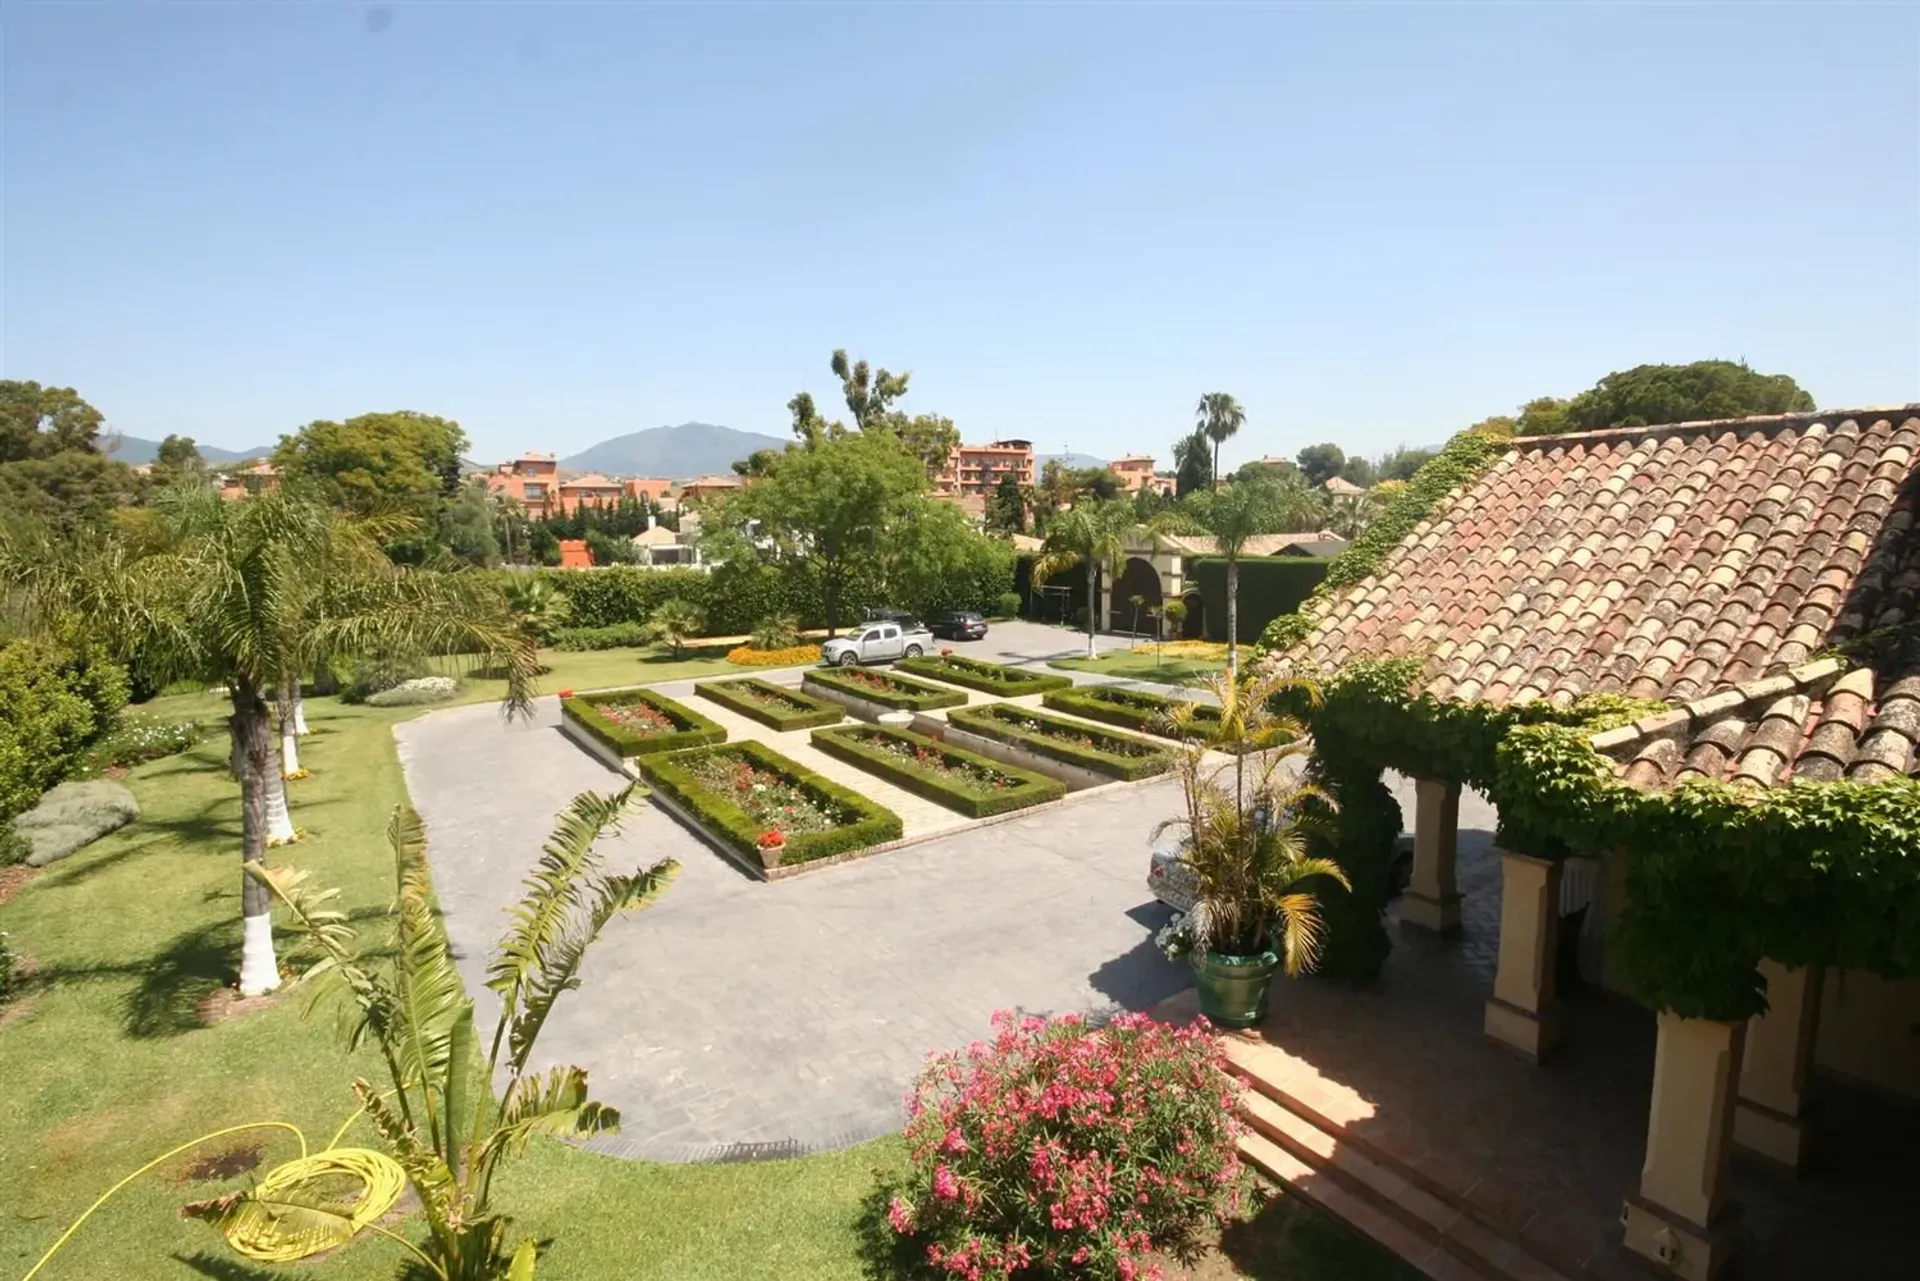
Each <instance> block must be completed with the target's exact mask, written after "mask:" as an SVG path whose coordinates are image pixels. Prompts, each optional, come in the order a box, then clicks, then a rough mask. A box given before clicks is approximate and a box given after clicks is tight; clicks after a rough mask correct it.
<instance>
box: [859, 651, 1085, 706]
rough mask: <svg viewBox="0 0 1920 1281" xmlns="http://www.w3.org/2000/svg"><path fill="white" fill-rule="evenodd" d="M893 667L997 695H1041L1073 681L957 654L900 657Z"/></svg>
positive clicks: (1004, 696)
mask: <svg viewBox="0 0 1920 1281" xmlns="http://www.w3.org/2000/svg"><path fill="white" fill-rule="evenodd" d="M894 667H895V669H896V670H898V671H903V672H912V673H913V674H914V675H916V676H926V677H930V678H932V679H933V680H937V681H946V682H948V683H949V684H952V685H964V686H966V687H967V688H968V689H977V690H980V691H981V692H982V693H987V694H998V695H1000V696H1001V697H1002V698H1018V697H1019V696H1020V695H1022V694H1044V693H1046V692H1047V691H1048V690H1050V689H1065V688H1067V687H1068V686H1069V685H1071V684H1073V680H1072V678H1070V677H1066V676H1054V675H1051V674H1046V673H1042V672H1030V671H1028V670H1027V669H1026V668H1024V667H1008V666H1007V665H1005V664H1004V663H983V662H981V661H980V660H979V659H977V658H966V657H964V656H962V655H959V654H926V655H923V656H922V657H920V658H903V659H901V660H900V661H899V662H897V663H895V664H894Z"/></svg>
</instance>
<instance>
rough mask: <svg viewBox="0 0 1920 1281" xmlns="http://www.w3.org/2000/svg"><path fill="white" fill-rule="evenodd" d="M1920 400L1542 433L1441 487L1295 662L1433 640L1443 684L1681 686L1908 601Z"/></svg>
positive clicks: (1717, 683)
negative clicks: (1458, 486) (1465, 482)
mask: <svg viewBox="0 0 1920 1281" xmlns="http://www.w3.org/2000/svg"><path fill="white" fill-rule="evenodd" d="M1917 455H1920V405H1908V406H1905V407H1902V408H1899V409H1889V410H1846V411H1837V412H1829V413H1806V414H1788V415H1781V416H1775V417H1769V418H1747V419H1735V420H1730V421H1724V422H1712V423H1679V424H1674V425H1672V426H1664V427H1640V428H1629V429H1613V430H1608V431H1598V432H1584V433H1580V434H1577V435H1568V436H1548V437H1539V438H1534V439H1522V440H1516V441H1514V442H1513V448H1512V449H1511V450H1509V451H1508V453H1507V454H1506V455H1505V456H1504V457H1502V458H1501V459H1500V460H1499V461H1498V462H1496V463H1495V464H1494V465H1493V466H1492V467H1491V468H1489V469H1488V470H1487V471H1486V472H1485V473H1484V474H1483V475H1482V476H1481V477H1480V479H1479V480H1478V481H1477V482H1475V483H1474V484H1473V485H1472V486H1470V487H1468V488H1467V489H1466V490H1464V491H1462V492H1459V493H1456V494H1454V495H1452V496H1450V497H1449V498H1448V499H1446V500H1444V501H1443V502H1441V503H1440V504H1439V506H1438V507H1437V508H1436V509H1435V511H1434V512H1433V513H1432V515H1431V516H1430V517H1429V519H1428V520H1426V521H1425V522H1423V523H1422V524H1420V525H1419V526H1418V527H1416V528H1415V529H1414V531H1413V532H1412V533H1411V534H1409V535H1408V536H1407V537H1406V539H1404V540H1403V541H1402V542H1401V543H1400V545H1399V546H1398V547H1396V548H1394V549H1393V550H1392V551H1391V552H1389V553H1388V554H1387V556H1386V558H1385V560H1384V561H1383V562H1382V564H1381V567H1380V571H1379V573H1378V574H1376V575H1375V576H1374V577H1372V578H1368V579H1366V580H1364V581H1362V582H1360V583H1357V584H1355V585H1354V587H1353V588H1351V589H1350V590H1348V591H1347V592H1346V593H1345V594H1344V595H1342V596H1341V597H1340V598H1339V599H1338V600H1336V601H1335V602H1334V603H1333V605H1332V607H1331V608H1330V609H1329V610H1328V611H1327V612H1326V613H1325V614H1324V615H1323V616H1322V617H1321V619H1320V621H1319V623H1318V625H1317V626H1316V627H1315V629H1314V631H1313V634H1312V635H1311V636H1309V637H1308V639H1307V641H1306V642H1305V645H1304V650H1303V653H1304V656H1305V657H1306V658H1307V659H1308V661H1310V662H1313V663H1317V664H1322V665H1328V666H1331V665H1334V664H1337V663H1339V662H1342V661H1344V660H1346V659H1348V658H1353V657H1358V656H1361V655H1363V654H1383V653H1384V654H1404V653H1414V652H1422V651H1424V652H1427V653H1428V654H1429V659H1428V663H1427V667H1426V675H1427V676H1428V678H1429V679H1430V682H1431V683H1430V685H1429V689H1430V690H1431V692H1432V693H1434V694H1435V695H1437V696H1440V697H1447V698H1458V699H1484V700H1488V701H1492V702H1520V701H1525V700H1529V699H1534V698H1541V697H1553V698H1558V699H1563V700H1564V699H1570V698H1572V697H1574V696H1577V695H1579V694H1582V693H1586V692H1589V691H1595V692H1606V691H1612V692H1620V693H1626V694H1631V695H1635V696H1640V697H1649V698H1669V699H1675V700H1686V699H1692V698H1697V697H1699V696H1701V695H1703V694H1707V693H1710V692H1712V691H1714V690H1717V689H1721V688H1724V687H1726V686H1729V685H1734V684H1738V683H1740V682H1743V681H1749V680H1753V679H1755V678H1757V677H1761V676H1766V675H1770V674H1772V673H1775V672H1780V671H1784V670H1786V669H1788V668H1791V667H1794V666H1796V665H1798V664H1801V663H1805V662H1806V661H1807V660H1808V659H1809V658H1811V657H1812V656H1813V655H1814V654H1815V653H1816V652H1817V651H1819V650H1820V649H1822V648H1824V647H1826V646H1827V645H1829V644H1830V643H1832V642H1835V641H1839V640H1845V639H1848V638H1851V637H1856V636H1859V635H1860V634H1862V633H1864V632H1868V631H1875V630H1878V629H1881V628H1885V627H1890V626H1893V625H1895V624H1898V623H1902V622H1907V621H1910V620H1911V619H1912V618H1913V617H1914V616H1915V613H1916V611H1920V531H1916V526H1915V514H1916V503H1917V501H1920V496H1917V495H1916V488H1917V487H1920V480H1916V475H1915V460H1916V456H1917Z"/></svg>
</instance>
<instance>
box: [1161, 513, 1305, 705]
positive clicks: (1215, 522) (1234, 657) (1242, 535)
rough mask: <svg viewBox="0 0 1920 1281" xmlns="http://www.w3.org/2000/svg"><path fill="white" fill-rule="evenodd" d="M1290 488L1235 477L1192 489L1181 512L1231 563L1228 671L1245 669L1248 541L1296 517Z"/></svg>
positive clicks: (1285, 525) (1187, 521)
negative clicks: (1243, 591) (1243, 573)
mask: <svg viewBox="0 0 1920 1281" xmlns="http://www.w3.org/2000/svg"><path fill="white" fill-rule="evenodd" d="M1294 506H1295V504H1294V503H1293V502H1291V501H1290V500H1289V497H1288V493H1287V490H1286V489H1285V488H1284V487H1283V486H1282V485H1279V484H1277V483H1275V482H1273V481H1269V480H1266V479H1259V478H1252V479H1247V480H1236V481H1233V482H1231V483H1229V484H1227V485H1224V486H1222V487H1221V488H1219V489H1202V490H1198V491H1196V492H1194V493H1191V494H1188V495H1187V497H1186V499H1185V500H1184V501H1183V502H1182V503H1181V505H1180V517H1181V518H1182V520H1183V522H1184V523H1185V524H1186V526H1187V527H1188V528H1191V529H1194V530H1197V531H1204V532H1206V533H1208V534H1211V535H1212V536H1213V541H1214V548H1215V550H1216V551H1217V552H1218V553H1219V555H1221V556H1222V557H1224V558H1225V559H1226V562H1227V672H1228V674H1229V675H1230V676H1237V675H1238V674H1239V671H1240V559H1241V557H1242V556H1243V555H1245V553H1246V549H1247V542H1248V540H1250V539H1253V538H1255V537H1258V536H1259V535H1261V534H1277V533H1280V532H1281V531H1283V530H1284V529H1285V528H1286V527H1287V525H1288V523H1289V520H1290V519H1291V518H1292V517H1294V515H1295V512H1294V510H1293V507H1294Z"/></svg>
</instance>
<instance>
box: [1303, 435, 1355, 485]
mask: <svg viewBox="0 0 1920 1281" xmlns="http://www.w3.org/2000/svg"><path fill="white" fill-rule="evenodd" d="M1294 461H1295V462H1297V463H1299V465H1300V474H1301V475H1303V476H1305V477H1306V478H1307V484H1309V485H1311V486H1313V487H1315V488H1318V487H1319V486H1321V485H1324V484H1326V483H1327V482H1328V481H1330V480H1332V479H1333V478H1334V477H1335V476H1338V475H1339V474H1340V469H1341V468H1343V467H1345V466H1346V465H1347V453H1346V451H1345V450H1344V449H1341V448H1340V446H1338V445H1336V444H1334V443H1333V442H1331V441H1328V442H1327V443H1325V444H1320V445H1308V446H1307V447H1306V448H1305V449H1303V450H1301V451H1300V452H1299V453H1297V454H1295V455H1294Z"/></svg>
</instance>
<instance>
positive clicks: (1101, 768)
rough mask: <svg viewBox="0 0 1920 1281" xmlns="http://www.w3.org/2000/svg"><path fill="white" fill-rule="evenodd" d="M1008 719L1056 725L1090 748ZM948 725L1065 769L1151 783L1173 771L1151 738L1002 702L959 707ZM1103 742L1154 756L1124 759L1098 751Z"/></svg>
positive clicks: (1168, 752)
mask: <svg viewBox="0 0 1920 1281" xmlns="http://www.w3.org/2000/svg"><path fill="white" fill-rule="evenodd" d="M1008 716H1014V717H1018V718H1019V719H1021V720H1031V721H1036V722H1038V723H1039V724H1042V725H1048V726H1056V727H1058V728H1060V729H1063V730H1067V731H1070V732H1071V733H1074V734H1084V735H1086V736H1087V737H1088V738H1091V739H1092V740H1093V741H1094V743H1095V746H1093V747H1080V746H1078V745H1076V744H1073V743H1063V742H1061V741H1060V740H1059V739H1056V738H1049V737H1047V736H1046V735H1044V734H1036V733H1033V732H1032V731H1030V730H1027V729H1024V728H1022V727H1021V726H1019V725H1013V724H1009V723H1008V722H1007V721H1006V720H1005V719H1003V718H1004V717H1008ZM947 720H948V722H949V723H950V724H953V725H957V726H959V727H960V728H961V729H963V730H966V731H968V732H969V733H973V734H978V735H980V736H981V737H983V738H992V739H997V740H999V741H1000V742H1002V743H1012V744H1015V745H1016V746H1019V747H1024V748H1026V749H1027V750H1028V751H1030V752H1034V753H1036V754H1038V755H1040V756H1047V757H1051V758H1052V759H1054V760H1056V761H1065V762H1066V763H1067V764H1069V765H1078V766H1080V767H1081V768H1082V769H1090V770H1094V771H1096V772H1098V773H1101V774H1105V775H1108V776H1109V777H1112V778H1118V779H1124V780H1126V781H1127V782H1135V781H1137V780H1139V779H1143V778H1152V777H1153V776H1154V775H1156V774H1164V773H1166V772H1167V771H1168V770H1169V769H1172V768H1173V750H1172V749H1171V748H1167V747H1163V746H1162V745H1161V744H1159V743H1155V742H1154V741H1152V740H1151V739H1145V738H1136V737H1134V736H1133V735H1132V734H1115V733H1112V732H1110V731H1107V730H1103V729H1097V728H1095V727H1094V726H1091V725H1082V724H1079V723H1077V722H1074V721H1070V720H1067V719H1066V718H1065V717H1060V716H1049V715H1047V714H1046V713H1045V712H1039V711H1035V710H1034V709H1032V708H1030V707H1008V706H1006V705H1005V704H1004V703H989V704H987V705H986V706H984V707H963V708H957V709H955V710H954V711H951V712H948V713H947ZM1102 741H1106V742H1113V743H1129V744H1138V745H1140V746H1143V747H1151V748H1154V749H1155V751H1154V753H1153V755H1151V756H1129V755H1126V754H1124V753H1121V752H1114V751H1103V750H1101V748H1100V747H1099V746H1098V744H1099V743H1101V742H1102Z"/></svg>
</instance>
